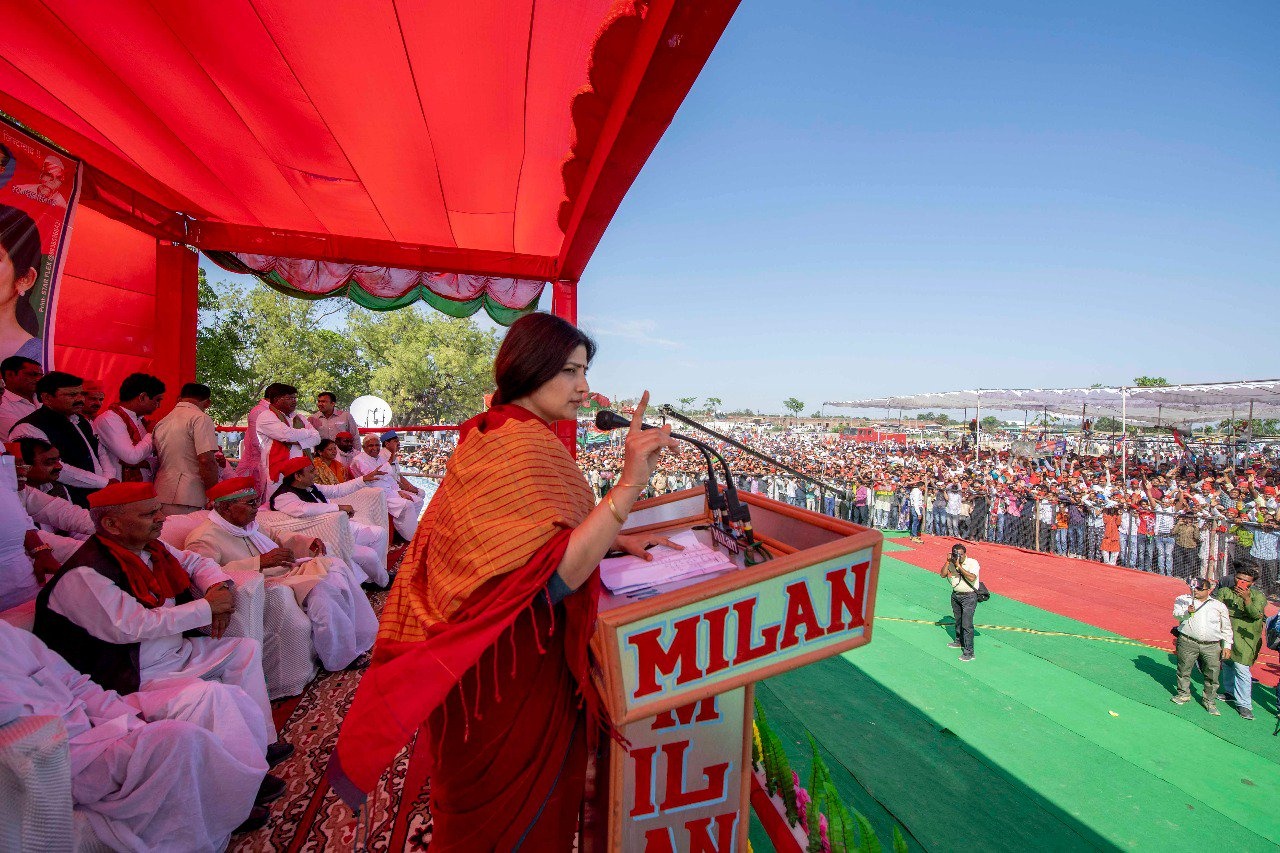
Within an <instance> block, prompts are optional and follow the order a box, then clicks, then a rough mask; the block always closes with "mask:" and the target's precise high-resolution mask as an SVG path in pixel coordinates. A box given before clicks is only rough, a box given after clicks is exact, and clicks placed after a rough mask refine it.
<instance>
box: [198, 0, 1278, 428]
mask: <svg viewBox="0 0 1280 853" xmlns="http://www.w3.org/2000/svg"><path fill="white" fill-rule="evenodd" d="M1278 43H1280V3H1276V2H1272V0H1265V2H1216V3H1206V4H1198V3H1190V2H1173V3H1170V2H1163V3H1156V2H1123V3H1114V2H1111V3H1095V2H1080V1H1079V0H1078V1H1077V2H1073V3H1070V4H1045V3H1027V2H980V1H979V0H973V2H968V3H954V2H905V0H894V2H888V0H884V2H819V0H812V1H811V2H810V1H809V0H798V1H797V2H776V0H773V2H766V1H765V0H754V2H752V0H748V2H744V3H743V5H742V7H741V8H740V10H739V12H738V13H737V15H736V16H735V18H734V20H733V21H732V23H731V24H730V26H729V28H728V30H727V32H726V33H725V35H724V37H723V39H722V40H721V42H720V44H719V46H718V47H717V49H716V51H715V53H714V54H713V55H712V57H711V60H710V62H709V63H708V65H707V67H706V69H705V70H704V72H703V74H702V76H701V77H700V78H699V80H698V82H697V84H696V85H695V86H694V89H693V91H692V92H691V94H690V96H689V98H688V99H687V100H686V101H685V104H684V106H683V107H682V108H681V110H680V112H679V114H678V115H677V116H676V119H675V121H674V123H673V124H672V126H671V129H670V130H669V131H668V133H667V135H666V136H665V137H664V138H663V140H662V142H661V143H660V144H659V146H658V148H657V150H656V151H655V152H654V155H653V156H652V157H651V158H650V160H649V163H648V164H647V165H646V167H645V168H644V170H643V171H642V173H641V174H640V177H639V179H638V180H637V181H636V183H635V185H634V186H633V188H632V190H631V192H630V194H629V195H628V196H627V198H626V199H625V200H624V202H623V204H622V208H621V209H620V210H619V212H618V214H617V216H616V217H615V218H614V221H613V223H612V225H611V226H610V228H609V231H608V232H607V233H606V235H605V238H604V240H603V241H602V243H601V244H600V247H599V249H598V250H597V251H596V253H595V256H594V258H593V260H592V261H591V264H590V266H589V267H588V268H587V272H586V275H585V277H584V279H583V282H582V286H581V295H580V306H579V312H580V321H581V323H582V325H583V326H584V327H585V328H586V329H587V330H588V331H590V332H592V333H593V334H595V335H596V336H597V338H598V340H599V342H600V344H601V352H600V354H599V356H598V357H597V361H596V364H595V365H594V367H593V370H592V375H591V379H592V385H593V387H595V388H596V389H597V390H600V391H603V392H604V393H607V394H614V395H617V396H632V395H635V394H638V392H639V391H640V390H642V389H643V388H646V387H647V388H650V389H651V390H652V391H653V393H654V396H655V399H657V400H660V401H661V400H675V399H676V398H678V397H683V396H697V397H700V398H702V397H706V396H708V395H714V396H717V397H720V398H722V399H723V400H724V401H725V403H726V404H727V405H728V406H730V407H738V406H748V407H751V408H753V409H756V410H764V411H780V410H781V401H782V400H783V399H784V398H786V397H788V396H792V395H794V396H797V397H799V398H800V399H801V400H803V401H805V402H806V403H807V404H808V408H809V409H816V408H817V407H818V405H819V404H820V403H821V402H822V401H823V400H833V399H850V398H854V397H867V396H879V395H884V394H894V393H912V392H921V391H941V390H949V389H954V388H967V387H1034V386H1039V387H1061V386H1076V385H1089V384H1091V383H1094V382H1102V383H1107V384H1111V383H1121V382H1127V381H1130V380H1132V378H1133V377H1134V376H1137V375H1140V374H1156V375H1163V376H1166V377H1168V378H1169V379H1170V380H1171V381H1185V382H1194V381H1210V380H1225V379H1232V378H1240V379H1244V378H1251V379H1256V378H1271V377H1275V376H1278V375H1280V363H1278V362H1280V359H1278V358H1277V357H1276V341H1277V339H1278V338H1280V322H1278V321H1277V319H1276V313H1277V312H1276V309H1277V307H1280V300H1278V299H1277V297H1278V296H1280V61H1277V59H1276V55H1277V54H1276V45H1277V44H1278ZM211 273H213V276H214V278H217V277H219V275H220V273H219V272H218V271H215V270H211Z"/></svg>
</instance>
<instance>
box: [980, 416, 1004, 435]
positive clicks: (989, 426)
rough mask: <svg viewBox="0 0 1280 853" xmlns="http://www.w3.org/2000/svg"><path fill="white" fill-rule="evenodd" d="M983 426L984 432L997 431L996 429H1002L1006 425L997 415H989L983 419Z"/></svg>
mask: <svg viewBox="0 0 1280 853" xmlns="http://www.w3.org/2000/svg"><path fill="white" fill-rule="evenodd" d="M981 426H982V431H983V432H995V431H996V430H998V429H1002V428H1003V427H1004V425H1003V424H1001V423H1000V419H999V418H997V417H996V416H995V415H987V416H986V417H985V418H983V419H982V421H981Z"/></svg>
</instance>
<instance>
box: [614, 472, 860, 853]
mask: <svg viewBox="0 0 1280 853" xmlns="http://www.w3.org/2000/svg"><path fill="white" fill-rule="evenodd" d="M739 498H740V499H741V500H742V501H743V502H744V503H746V504H747V505H749V507H750V509H751V518H752V523H753V526H754V529H755V536H756V539H757V540H759V541H762V542H763V543H764V544H765V547H766V548H767V549H768V550H769V552H770V553H771V554H772V555H773V559H771V560H768V561H766V562H763V563H759V564H757V565H754V566H747V567H744V566H743V557H742V555H741V554H738V555H735V556H734V561H735V563H736V564H737V568H735V569H726V570H725V571H723V572H720V573H717V574H715V575H709V576H702V577H697V578H692V579H688V580H684V581H675V582H672V583H669V584H665V585H662V586H658V587H654V588H651V589H644V590H640V591H638V592H633V593H629V594H622V595H617V594H613V593H611V592H609V591H608V590H607V589H606V590H605V591H604V595H603V597H602V599H601V602H600V615H599V620H598V622H597V626H596V632H595V635H594V637H593V639H592V646H593V651H594V652H595V655H596V659H597V660H598V661H600V662H601V663H602V672H601V673H600V674H599V677H598V684H599V687H600V693H601V695H602V696H603V697H604V702H605V706H606V708H607V711H608V714H609V716H610V719H611V720H612V721H613V723H614V725H615V726H616V727H617V728H618V730H619V731H620V732H621V733H622V735H623V737H625V738H626V740H627V741H628V746H627V747H623V746H620V745H619V744H617V743H614V744H612V745H611V747H610V753H609V769H608V774H607V779H606V780H602V781H604V782H605V783H606V784H607V786H608V812H609V815H608V849H610V850H619V851H627V853H633V851H635V853H639V851H644V853H658V851H689V850H695V851H715V852H716V853H728V851H735V850H736V851H743V850H746V847H747V824H748V812H747V809H748V808H749V802H748V794H749V788H750V779H751V737H752V725H751V721H752V716H753V704H754V703H753V700H752V685H753V683H754V682H756V681H759V680H761V679H764V678H768V677H769V676H771V675H774V674H776V673H779V672H785V671H787V670H791V669H795V668H796V667H800V666H804V665H805V664H807V663H810V662H812V661H816V660H819V659H821V658H825V657H829V656H830V655H834V654H837V653H839V652H843V651H846V650H848V649H851V648H854V647H855V646H860V645H863V644H864V643H867V642H869V641H870V639H871V624H872V616H873V615H874V612H875V592H876V578H877V576H878V573H879V568H880V550H881V545H882V544H883V541H884V538H883V537H882V536H881V535H880V533H879V531H876V530H872V529H868V528H865V527H859V526H858V525H855V524H850V523H849V522H846V521H840V520H838V519H834V518H831V517H829V516H825V515H820V514H818V513H815V512H809V511H807V510H803V509H798V508H796V507H793V506H791V505H789V504H784V503H780V502H778V501H775V500H770V499H769V498H764V497H760V496H757V495H753V494H746V493H741V492H740V493H739ZM710 522H711V518H710V515H709V514H708V511H707V506H706V496H705V493H704V492H703V490H702V489H689V490H686V491H683V492H675V493H673V494H669V495H663V496H661V497H657V498H651V499H649V500H646V501H640V502H638V503H637V504H636V505H635V507H634V508H633V509H632V511H631V515H630V517H629V518H628V519H627V524H626V525H625V527H624V528H623V529H624V531H625V532H628V533H635V532H642V531H645V532H647V531H661V532H664V533H679V532H680V531H683V530H690V529H692V530H694V531H695V532H696V535H697V536H698V537H699V538H700V539H701V540H702V541H703V542H705V543H707V544H711V543H712V538H711V534H710V531H709V530H708V529H705V528H706V527H707V526H708V525H709V524H710ZM721 550H722V551H723V550H724V549H723V548H721Z"/></svg>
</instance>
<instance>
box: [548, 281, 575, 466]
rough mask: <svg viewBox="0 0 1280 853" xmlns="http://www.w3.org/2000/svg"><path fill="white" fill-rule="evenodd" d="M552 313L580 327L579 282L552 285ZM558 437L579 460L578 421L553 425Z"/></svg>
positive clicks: (562, 282)
mask: <svg viewBox="0 0 1280 853" xmlns="http://www.w3.org/2000/svg"><path fill="white" fill-rule="evenodd" d="M551 313H552V314H554V315H555V316H557V317H559V318H560V319H562V320H568V321H569V322H570V323H572V324H573V325H575V326H576V325H578V282H577V281H576V280H574V281H571V280H568V279H561V280H559V281H553V282H552V283H551ZM553 426H554V428H555V432H556V435H557V436H559V437H560V440H561V441H562V442H564V446H565V447H567V448H569V453H570V455H572V456H573V458H574V459H577V458H578V422H577V421H576V420H566V421H556V422H555V424H553Z"/></svg>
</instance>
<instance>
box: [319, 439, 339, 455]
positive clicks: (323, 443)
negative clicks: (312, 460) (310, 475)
mask: <svg viewBox="0 0 1280 853" xmlns="http://www.w3.org/2000/svg"><path fill="white" fill-rule="evenodd" d="M336 443H337V442H335V441H334V440H333V439H332V438H322V439H320V443H319V444H317V445H316V456H319V455H320V454H321V453H324V449H325V448H326V447H328V446H329V445H331V444H336Z"/></svg>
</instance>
